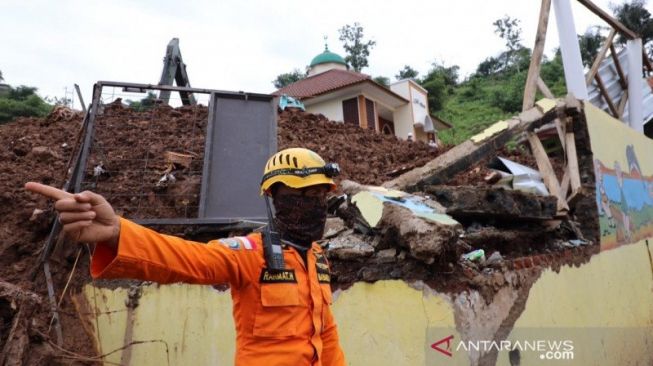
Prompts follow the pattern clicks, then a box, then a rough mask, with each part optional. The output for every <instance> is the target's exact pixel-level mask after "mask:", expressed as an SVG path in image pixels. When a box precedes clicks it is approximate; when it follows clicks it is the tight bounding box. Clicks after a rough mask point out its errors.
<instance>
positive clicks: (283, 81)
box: [272, 69, 306, 89]
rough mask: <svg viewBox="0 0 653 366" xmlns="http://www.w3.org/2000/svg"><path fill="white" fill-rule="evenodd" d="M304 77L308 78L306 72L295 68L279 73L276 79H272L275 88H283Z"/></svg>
mask: <svg viewBox="0 0 653 366" xmlns="http://www.w3.org/2000/svg"><path fill="white" fill-rule="evenodd" d="M304 78H306V73H303V72H301V71H299V69H294V70H293V71H291V72H286V73H283V74H279V75H278V76H277V78H276V79H274V80H272V84H274V87H275V88H277V89H281V88H283V87H284V86H287V85H290V84H292V83H294V82H297V81H299V80H302V79H304Z"/></svg>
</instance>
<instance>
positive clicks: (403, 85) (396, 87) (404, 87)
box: [390, 80, 410, 100]
mask: <svg viewBox="0 0 653 366" xmlns="http://www.w3.org/2000/svg"><path fill="white" fill-rule="evenodd" d="M409 83H410V82H409V81H408V80H402V81H399V82H397V83H394V84H391V85H390V90H392V91H393V92H395V93H396V94H399V95H400V96H402V97H404V98H406V99H408V100H410V92H409V91H408V84H409Z"/></svg>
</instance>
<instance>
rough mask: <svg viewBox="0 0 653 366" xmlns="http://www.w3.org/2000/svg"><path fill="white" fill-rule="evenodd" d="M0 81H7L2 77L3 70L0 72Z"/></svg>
mask: <svg viewBox="0 0 653 366" xmlns="http://www.w3.org/2000/svg"><path fill="white" fill-rule="evenodd" d="M0 81H5V78H3V77H2V70H0Z"/></svg>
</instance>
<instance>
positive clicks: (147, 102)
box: [125, 91, 158, 112]
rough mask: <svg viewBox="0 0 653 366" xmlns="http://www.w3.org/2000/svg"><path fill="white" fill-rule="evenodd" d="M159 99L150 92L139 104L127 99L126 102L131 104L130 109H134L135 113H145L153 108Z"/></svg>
mask: <svg viewBox="0 0 653 366" xmlns="http://www.w3.org/2000/svg"><path fill="white" fill-rule="evenodd" d="M157 99H158V97H157V95H156V93H155V92H152V91H150V92H147V96H146V97H145V98H143V99H141V100H139V101H137V102H135V101H132V100H129V99H127V100H126V101H125V102H127V104H129V108H132V109H134V110H135V111H138V112H143V111H146V110H148V109H151V108H153V107H154V105H155V104H156V100H157Z"/></svg>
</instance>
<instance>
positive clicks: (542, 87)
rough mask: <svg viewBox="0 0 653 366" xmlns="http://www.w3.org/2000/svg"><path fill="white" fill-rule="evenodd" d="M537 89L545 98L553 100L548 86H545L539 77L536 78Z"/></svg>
mask: <svg viewBox="0 0 653 366" xmlns="http://www.w3.org/2000/svg"><path fill="white" fill-rule="evenodd" d="M537 88H538V89H539V90H540V92H541V93H542V94H544V96H545V97H547V98H549V99H555V95H553V93H551V90H550V89H549V87H548V86H546V83H544V80H542V78H541V77H539V76H538V77H537Z"/></svg>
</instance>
